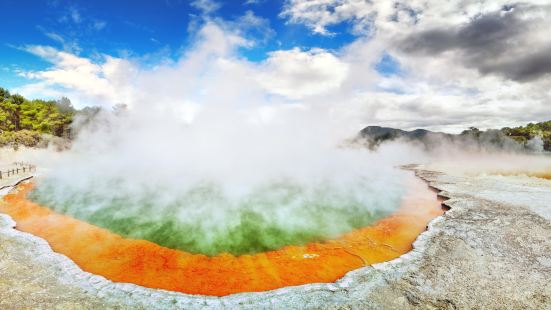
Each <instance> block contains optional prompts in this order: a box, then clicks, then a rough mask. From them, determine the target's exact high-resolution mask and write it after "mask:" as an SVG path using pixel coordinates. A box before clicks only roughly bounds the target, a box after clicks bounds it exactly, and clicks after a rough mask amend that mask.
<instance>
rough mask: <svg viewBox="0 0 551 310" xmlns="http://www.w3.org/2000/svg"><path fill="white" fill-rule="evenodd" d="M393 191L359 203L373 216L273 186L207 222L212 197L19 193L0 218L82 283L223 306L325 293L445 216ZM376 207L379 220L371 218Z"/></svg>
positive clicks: (314, 192) (336, 197)
mask: <svg viewBox="0 0 551 310" xmlns="http://www.w3.org/2000/svg"><path fill="white" fill-rule="evenodd" d="M37 182H39V181H37ZM400 182H401V186H400V187H397V188H396V190H397V191H399V192H396V193H399V195H397V196H396V197H397V198H396V200H392V203H393V204H395V205H394V207H393V208H390V209H389V208H388V200H387V201H386V202H385V200H384V199H381V198H383V197H385V196H388V193H384V192H380V195H379V196H376V195H373V193H372V192H371V193H369V197H371V198H372V199H373V200H372V203H373V204H371V205H365V204H363V203H365V202H366V201H367V200H365V199H367V198H369V197H363V196H361V195H360V194H361V192H355V190H353V191H352V192H350V191H348V192H347V191H340V190H336V189H330V188H326V187H323V186H321V187H318V188H316V189H312V188H310V189H304V188H300V187H297V186H291V185H289V184H272V185H271V186H270V187H268V188H266V189H259V191H258V192H254V193H253V194H251V195H249V196H247V197H246V198H247V199H244V200H242V201H238V202H237V203H235V204H229V205H228V206H227V211H226V212H221V213H220V212H219V213H216V214H212V213H211V212H210V211H212V210H218V211H219V208H214V209H213V207H212V206H213V205H217V204H219V203H220V202H227V201H228V199H226V197H223V196H221V195H220V194H219V192H217V191H216V189H215V188H210V187H203V188H198V189H197V190H196V191H192V192H187V193H183V194H182V195H181V196H180V197H179V199H178V200H179V201H180V203H179V204H178V205H176V204H174V205H172V204H171V203H174V201H172V200H170V199H167V198H166V197H164V198H163V197H162V196H150V195H146V194H145V193H144V195H141V196H140V199H136V197H124V196H117V197H111V198H110V199H102V198H101V197H97V196H94V195H86V194H84V195H83V194H82V193H80V194H79V193H76V192H74V193H71V194H70V195H67V192H65V194H64V195H63V197H71V198H70V199H67V200H65V201H62V203H59V202H60V201H56V200H54V197H55V196H54V195H56V193H57V191H66V190H67V189H66V188H64V189H59V188H52V187H51V185H49V184H48V183H42V184H40V183H37V185H33V184H32V183H28V184H23V185H21V186H20V187H19V188H18V190H17V191H14V192H12V193H10V194H9V195H7V196H5V198H4V200H5V201H4V203H2V204H0V212H2V213H6V214H8V215H10V216H11V217H12V218H14V220H15V221H16V222H17V229H19V230H21V231H25V232H29V233H32V234H34V235H36V236H39V237H42V238H44V239H45V240H47V241H48V242H49V244H50V245H51V246H52V248H53V250H54V251H56V252H58V253H61V254H64V255H66V256H68V257H69V258H70V259H72V260H73V261H74V262H75V263H76V264H77V265H79V266H80V267H81V268H82V269H83V270H85V271H88V272H91V273H93V274H98V275H102V276H104V277H106V278H107V279H110V280H112V281H116V282H130V283H135V284H138V285H142V286H145V287H151V288H160V289H165V290H171V291H177V292H183V293H189V294H202V295H214V296H223V295H228V294H232V293H238V292H252V291H265V290H270V289H275V288H280V287H285V286H293V285H301V284H306V283H319V282H333V281H336V280H337V279H339V278H341V277H342V276H343V275H344V274H346V273H347V272H349V271H351V270H354V269H357V268H360V267H362V266H365V265H370V264H374V263H378V262H383V261H388V260H391V259H393V258H396V257H398V256H400V255H402V254H404V253H406V252H408V251H409V250H410V249H411V244H412V242H413V241H414V240H415V238H416V237H417V236H418V235H419V234H420V233H421V232H422V231H424V230H425V227H426V225H427V223H428V222H429V221H430V220H432V219H433V218H434V217H436V216H438V215H440V214H442V212H443V211H442V209H441V207H440V202H439V201H438V200H437V199H436V194H435V193H434V192H432V191H431V190H429V188H428V187H427V186H426V184H424V183H423V182H422V181H421V180H419V179H417V178H414V177H413V176H412V175H409V174H408V177H406V178H404V179H402V180H401V181H400ZM364 185H366V186H368V184H364ZM33 186H35V188H34V190H33ZM109 186H111V187H115V188H116V187H117V186H119V185H117V184H110V185H109ZM364 188H367V189H368V188H369V187H364ZM391 190H392V189H391ZM48 192H50V193H48ZM114 192H116V191H114ZM351 193H352V195H351ZM391 196H393V195H391ZM144 197H145V198H144ZM147 197H149V198H148V199H146V198H147ZM153 197H154V198H153ZM29 198H32V200H30V199H29ZM55 199H59V197H55ZM144 199H145V200H144ZM163 199H167V200H166V201H163ZM181 199H183V200H181ZM182 201H185V203H182ZM360 201H361V202H362V203H360ZM54 202H55V203H54ZM196 202H202V204H201V206H202V207H203V208H204V209H199V208H197V207H196V206H197V204H196ZM337 202H340V203H337ZM377 203H381V205H380V207H381V208H380V209H377V208H373V206H379V205H378V204H377ZM85 205H88V207H83V206H85ZM156 205H160V206H162V209H161V210H162V211H163V212H159V211H160V210H159V209H158V208H157V209H156V208H155V206H156ZM74 206H79V207H78V208H76V207H74ZM138 206H139V207H138ZM170 206H172V207H170ZM209 206H210V207H211V209H209V208H208V207H209ZM260 206H262V207H260ZM281 206H283V207H281ZM181 210H185V211H186V212H181ZM221 218H224V219H226V220H227V221H226V223H225V225H221V224H220V222H219V221H220V219H221ZM232 253H233V254H232ZM244 253H247V254H244ZM241 254H244V255H241Z"/></svg>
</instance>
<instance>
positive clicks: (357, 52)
mask: <svg viewBox="0 0 551 310" xmlns="http://www.w3.org/2000/svg"><path fill="white" fill-rule="evenodd" d="M295 2H296V3H295ZM295 2H293V3H295V4H297V5H298V1H295ZM312 2H315V3H318V4H320V3H322V2H324V1H312ZM325 2H327V1H325ZM345 2H346V3H348V2H347V1H341V2H338V4H339V3H340V5H344V4H345ZM289 3H290V2H289ZM332 3H333V2H332ZM355 3H356V2H355ZM359 3H360V2H357V4H358V5H360V4H359ZM362 5H363V2H362ZM366 5H367V6H366V7H365V8H368V9H369V10H368V11H369V12H376V15H375V17H374V18H373V20H372V25H373V27H374V28H373V29H374V30H373V31H374V32H373V33H372V34H371V35H370V36H361V37H359V38H358V39H357V40H355V41H354V42H352V43H351V44H348V45H346V46H344V47H343V48H341V49H339V50H337V51H330V50H323V49H315V48H314V49H312V50H309V51H305V50H301V49H299V48H295V49H290V50H279V51H274V52H272V53H270V54H269V56H268V58H267V59H266V60H265V61H262V62H260V63H251V62H249V61H247V60H246V59H243V58H242V56H241V55H240V53H239V48H241V47H251V46H254V44H255V42H254V40H251V39H250V38H248V37H247V35H248V32H247V31H246V30H245V28H246V24H249V26H251V25H253V28H255V27H257V28H258V25H265V21H263V20H261V19H257V16H255V15H254V14H252V13H251V15H249V16H247V15H245V16H244V17H243V18H242V22H239V21H235V20H234V21H233V22H229V21H225V20H220V19H215V18H206V19H205V20H204V21H203V22H202V23H201V27H200V28H198V29H197V30H196V31H195V32H194V33H193V35H192V38H193V42H194V44H193V46H192V47H190V48H188V49H186V50H185V52H184V53H183V54H182V56H181V57H180V59H179V60H177V61H168V60H167V59H166V58H164V57H160V59H159V61H158V64H157V65H155V66H153V67H148V68H143V67H142V66H141V65H140V63H139V61H137V60H129V59H122V58H113V57H108V56H104V57H103V59H102V60H101V61H99V62H98V61H92V60H90V59H87V58H84V57H79V56H76V55H74V54H72V53H67V52H62V51H59V50H57V49H54V48H51V47H46V46H28V47H27V48H26V49H27V50H28V51H29V52H32V53H34V54H35V55H38V56H39V57H42V58H44V59H47V60H48V61H50V62H52V64H53V66H52V68H49V69H47V70H41V71H37V72H26V74H27V76H28V77H32V78H34V79H35V80H36V81H37V83H38V84H36V85H35V86H34V87H35V90H36V89H40V88H41V89H44V90H46V88H47V87H49V89H54V90H56V91H61V90H63V91H72V92H73V93H74V95H69V96H70V97H71V98H72V99H73V98H74V97H77V99H78V100H73V101H75V102H76V103H78V102H79V101H80V102H82V103H102V104H116V103H128V104H148V105H149V106H151V109H152V110H155V106H156V104H159V105H162V106H164V107H166V106H172V107H173V108H174V111H177V112H175V113H187V114H189V111H188V112H183V111H184V110H186V109H187V108H186V109H183V108H181V106H186V105H189V106H193V107H196V106H197V105H199V106H202V105H203V103H209V104H210V105H211V106H216V107H223V108H221V109H226V108H229V107H240V106H243V105H247V104H251V103H252V102H258V101H261V102H268V103H270V104H273V105H274V106H276V107H277V106H280V105H281V104H285V105H286V106H289V105H292V106H298V107H302V108H304V109H321V108H323V109H327V111H330V112H331V113H332V116H333V117H334V118H335V119H338V120H339V121H340V123H341V125H342V126H348V127H350V128H353V129H354V128H355V129H356V130H357V129H359V128H361V127H362V126H365V125H369V124H378V125H386V126H394V127H401V128H416V127H425V128H430V129H436V130H451V131H458V130H460V129H462V128H465V127H468V126H478V127H481V128H485V127H500V126H511V125H517V124H522V123H526V122H529V121H539V120H544V119H545V118H548V117H549V115H551V106H549V104H548V102H549V101H551V88H549V85H551V77H548V76H547V77H546V76H542V77H541V78H539V79H537V80H533V81H530V82H525V83H522V82H517V81H514V80H510V79H507V78H504V77H502V76H501V75H498V74H491V73H490V74H483V73H481V72H479V71H478V70H476V68H472V67H469V66H465V65H464V63H463V62H462V61H459V60H460V58H457V55H455V54H454V52H453V51H451V52H450V51H447V52H444V53H441V54H434V55H418V54H415V53H408V52H405V51H404V50H403V49H401V48H400V46H399V45H398V44H397V42H399V40H400V39H402V38H404V37H407V36H408V35H412V34H415V33H417V32H420V31H426V30H430V29H433V28H434V27H440V28H441V29H444V28H446V29H447V28H449V27H452V28H453V27H462V25H465V24H468V23H469V22H470V21H472V20H473V19H475V18H477V16H481V14H482V15H484V14H490V13H491V12H495V10H500V9H501V8H502V6H503V2H502V1H487V2H484V3H479V2H478V1H452V2H446V3H444V2H440V1H432V2H430V3H429V2H426V1H417V0H414V1H409V2H407V3H406V2H398V3H396V5H392V4H389V3H388V2H374V3H372V4H366ZM298 12H302V11H300V10H299V11H298ZM315 12H318V10H315ZM365 12H367V11H365ZM534 12H540V13H539V14H543V12H541V11H538V10H535V11H534ZM304 14H306V13H304ZM316 14H318V13H316ZM340 14H341V13H340ZM347 14H348V13H347ZM361 14H362V16H367V15H369V16H371V13H361ZM366 14H367V15H366ZM530 14H535V15H537V14H536V13H533V12H532V13H530ZM314 15H315V14H314ZM322 15H323V14H322ZM304 16H307V14H306V15H304ZM339 16H348V15H345V14H344V13H342V14H341V15H339ZM524 17H525V18H527V19H529V20H531V19H532V18H534V17H533V16H527V15H526V16H524ZM331 18H333V17H331ZM331 18H330V19H327V20H326V21H331ZM339 18H341V17H339ZM339 18H337V19H334V20H339ZM351 18H352V19H351V20H352V21H357V20H359V19H358V18H356V17H355V16H352V17H351ZM311 20H312V21H313V20H315V19H314V18H312V19H311ZM332 24H334V23H333V22H327V23H326V22H323V23H320V24H319V25H318V26H320V25H321V26H320V27H322V28H319V27H318V26H316V25H313V24H312V26H311V27H312V29H313V31H316V30H315V29H316V27H318V28H317V29H318V31H322V30H321V29H326V28H325V27H326V26H330V25H332ZM255 25H256V26H255ZM529 25H531V26H530V27H532V28H530V29H531V30H537V31H529V32H527V33H526V36H525V37H523V39H522V40H528V41H522V42H535V43H534V44H532V45H531V46H530V49H536V48H539V46H542V45H541V44H545V43H546V42H549V39H548V38H546V37H545V36H544V35H543V32H542V31H541V29H545V27H542V28H539V27H541V26H537V27H536V26H535V25H536V24H532V23H529ZM309 27H310V26H309ZM534 27H536V28H534ZM519 42H520V41H519ZM536 43H537V44H536ZM522 53H523V50H522V48H521V47H518V50H515V52H514V53H513V54H515V55H522ZM384 54H389V55H391V57H393V58H394V59H396V61H397V62H398V63H399V65H400V70H399V71H400V73H399V74H396V75H392V76H381V75H380V74H379V73H378V72H377V71H376V70H375V65H376V64H377V62H378V61H379V60H380V59H381V57H382V55H384ZM194 109H195V108H194ZM188 110H189V109H188ZM275 110H277V108H276V109H275ZM186 111H187V110H186ZM263 111H264V112H262V113H261V114H262V115H264V114H266V113H267V114H270V115H273V113H274V112H273V109H264V110H263ZM266 111H268V112H269V113H268V112H266ZM188 116H189V115H188ZM263 117H265V116H263ZM186 119H187V118H186Z"/></svg>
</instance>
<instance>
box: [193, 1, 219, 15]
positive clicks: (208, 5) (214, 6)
mask: <svg viewBox="0 0 551 310" xmlns="http://www.w3.org/2000/svg"><path fill="white" fill-rule="evenodd" d="M190 5H191V6H192V7H194V8H196V9H198V10H200V11H201V12H202V13H203V14H205V15H209V14H211V13H213V12H215V11H217V10H218V9H220V7H221V6H222V5H221V4H220V3H218V2H217V1H215V0H194V1H192V2H191V3H190Z"/></svg>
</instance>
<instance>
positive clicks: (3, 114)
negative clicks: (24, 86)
mask: <svg viewBox="0 0 551 310" xmlns="http://www.w3.org/2000/svg"><path fill="white" fill-rule="evenodd" d="M76 113H77V111H76V110H75V108H73V105H72V104H71V101H70V100H69V99H67V98H61V99H60V100H48V101H46V100H27V99H26V98H25V97H23V96H21V95H18V94H10V92H9V91H8V90H6V89H4V88H1V87H0V146H13V147H17V146H19V145H25V146H29V147H34V146H40V145H41V144H44V143H46V144H47V143H49V142H58V143H59V142H60V141H64V140H69V139H70V138H71V126H70V125H71V123H72V122H73V118H74V116H75V114H76Z"/></svg>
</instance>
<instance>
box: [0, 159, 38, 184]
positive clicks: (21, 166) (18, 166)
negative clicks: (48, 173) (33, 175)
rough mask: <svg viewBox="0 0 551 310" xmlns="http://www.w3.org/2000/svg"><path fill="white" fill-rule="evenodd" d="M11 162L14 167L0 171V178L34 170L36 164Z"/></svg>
mask: <svg viewBox="0 0 551 310" xmlns="http://www.w3.org/2000/svg"><path fill="white" fill-rule="evenodd" d="M13 164H14V166H15V168H11V169H9V170H7V171H0V180H1V179H2V178H9V177H10V176H14V175H17V174H19V173H26V172H32V171H36V166H35V165H31V164H27V163H22V162H14V163H13Z"/></svg>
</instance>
